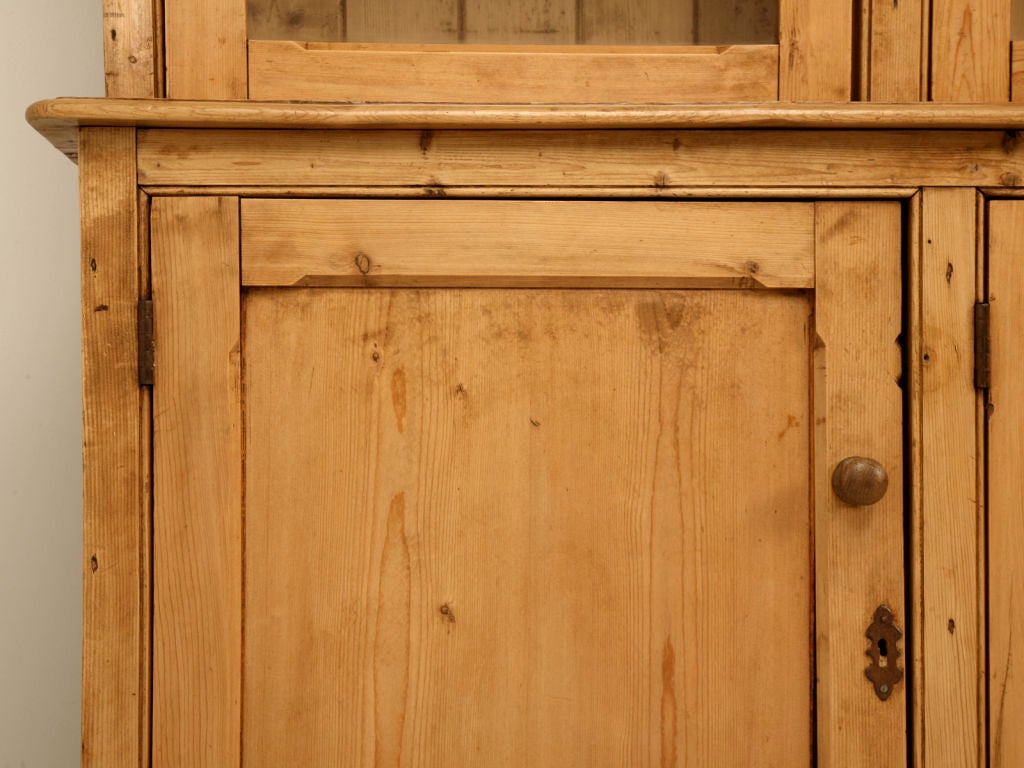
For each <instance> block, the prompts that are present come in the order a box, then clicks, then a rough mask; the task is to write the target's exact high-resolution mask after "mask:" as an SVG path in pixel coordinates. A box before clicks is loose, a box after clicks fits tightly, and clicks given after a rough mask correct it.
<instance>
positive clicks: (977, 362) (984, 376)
mask: <svg viewBox="0 0 1024 768" xmlns="http://www.w3.org/2000/svg"><path fill="white" fill-rule="evenodd" d="M991 327H992V320H991V310H990V308H989V304H988V302H987V301H979V302H978V303H977V304H975V305H974V386H975V387H977V388H978V389H988V388H989V387H990V386H992V330H991Z"/></svg>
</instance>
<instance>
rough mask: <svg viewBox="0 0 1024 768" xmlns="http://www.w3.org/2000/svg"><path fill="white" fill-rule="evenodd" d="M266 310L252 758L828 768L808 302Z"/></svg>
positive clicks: (260, 309) (360, 292)
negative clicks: (815, 753) (817, 744)
mask: <svg viewBox="0 0 1024 768" xmlns="http://www.w3.org/2000/svg"><path fill="white" fill-rule="evenodd" d="M245 303H246V306H245V332H244V338H245V360H246V364H245V371H246V382H245V392H246V414H247V422H246V466H247V469H246V479H247V480H246V482H247V491H246V518H245V519H246V558H245V562H246V564H247V567H246V601H245V612H246V621H245V625H246V641H245V643H246V653H245V660H246V679H245V707H244V711H245V731H244V732H245V739H244V748H245V759H244V763H245V765H246V766H252V767H253V768H258V767H259V766H280V765H303V766H310V767H311V768H312V767H314V766H337V765H339V764H341V763H343V762H344V763H345V764H347V765H353V766H357V765H358V766H372V765H398V764H405V763H406V762H409V761H413V760H415V761H416V763H417V764H418V765H423V766H450V765H474V766H481V768H483V767H484V766H509V765H535V766H594V765H611V764H615V765H630V766H648V765H666V766H667V765H688V766H706V765H715V766H743V767H744V768H747V767H748V766H768V765H807V764H809V761H810V750H811V738H810V737H811V734H810V728H811V716H810V715H811V712H810V695H811V679H810V672H811V669H810V655H809V653H808V650H809V642H810V635H811V626H812V625H811V615H810V610H811V602H810V590H811V580H810V570H809V569H810V548H809V533H810V530H809V525H810V515H809V513H810V510H809V508H808V499H809V497H810V487H809V476H808V471H807V467H808V449H809V429H810V420H809V419H810V404H809V400H808V392H809V382H808V377H809V366H808V349H809V339H808V336H807V334H808V332H809V327H808V323H809V303H808V297H807V295H806V294H784V293H775V292H732V291H712V292H655V291H642V292H634V291H604V290H593V291H591V290H583V291H581V290H575V291H557V290H528V291H493V290H486V289H472V290H430V291H414V290H380V289H251V290H250V291H248V292H247V294H246V299H245ZM766 318H771V321H770V322H766V321H765V320H766ZM738 391H742V393H743V396H742V397H736V393H737V392H738ZM268 566H269V567H268ZM861 633H862V629H861V628H860V627H859V626H858V628H857V635H860V634H861ZM853 642H854V643H856V644H857V646H858V648H857V654H856V658H855V659H854V660H853V663H854V664H855V665H856V667H857V669H856V670H855V672H854V673H853V674H855V675H859V676H860V677H861V678H862V679H861V680H860V685H861V686H863V687H864V688H865V689H868V690H869V686H868V685H867V683H866V681H865V680H863V673H862V671H861V669H860V667H861V662H862V659H863V649H862V647H861V645H862V643H861V642H860V639H859V638H858V637H854V639H853ZM343 756H344V759H343ZM875 764H878V763H875Z"/></svg>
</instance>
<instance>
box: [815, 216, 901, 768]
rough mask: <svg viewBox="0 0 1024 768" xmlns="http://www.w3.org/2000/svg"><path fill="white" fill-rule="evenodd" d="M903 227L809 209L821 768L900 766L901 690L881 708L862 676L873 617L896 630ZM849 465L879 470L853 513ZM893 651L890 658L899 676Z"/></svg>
mask: <svg viewBox="0 0 1024 768" xmlns="http://www.w3.org/2000/svg"><path fill="white" fill-rule="evenodd" d="M900 219H901V212H900V206H899V204H898V203H876V202H864V203H852V202H850V203H847V202H836V203H819V204H818V205H817V233H818V235H817V237H818V249H817V255H816V311H817V315H816V326H817V334H818V341H817V343H816V350H815V374H816V382H815V412H816V419H815V420H816V424H817V425H818V434H817V439H816V442H815V469H814V474H815V486H816V488H815V500H816V501H815V509H816V512H815V549H816V568H815V571H816V574H817V584H816V595H817V599H816V616H817V638H818V697H817V702H818V704H817V706H818V760H819V764H820V765H827V766H843V768H856V767H858V766H863V768H869V767H874V766H879V765H886V766H897V765H904V764H905V761H906V685H905V681H904V682H901V683H899V684H898V685H897V686H896V688H895V690H894V691H893V693H892V694H891V695H890V697H889V699H888V700H887V701H885V702H882V701H880V700H879V699H878V698H877V696H876V695H875V691H874V688H873V687H872V685H871V683H870V682H869V681H868V680H867V679H866V677H865V675H864V670H865V669H866V667H867V666H868V659H867V657H866V655H865V651H866V650H867V648H868V646H869V641H868V640H867V639H866V638H865V631H866V630H867V628H868V626H869V625H870V624H871V622H872V619H873V616H874V613H875V610H876V608H878V606H880V605H886V606H888V607H889V608H890V609H891V610H892V611H893V613H894V614H895V616H896V624H897V626H901V627H902V626H904V625H905V613H904V610H903V603H904V597H903V594H904V581H903V547H902V541H903V515H902V510H903V482H902V473H903V457H902V430H901V429H900V424H901V423H902V396H901V392H900V388H899V386H898V379H899V376H900V354H899V347H898V345H897V337H898V335H899V333H900V328H901V311H900V307H901V296H900V293H901V280H900V273H901V265H900V255H901V248H900V245H901V243H900V229H901V225H900ZM847 456H866V457H869V458H873V459H875V460H876V461H878V462H880V463H881V464H882V466H883V467H885V468H886V471H887V473H888V476H889V488H888V492H887V494H886V495H885V497H884V498H883V499H882V500H881V501H880V502H878V503H877V504H875V505H873V506H870V507H864V508H853V507H849V506H846V505H845V504H843V503H842V502H841V501H840V500H839V499H838V498H837V496H836V495H835V493H834V492H833V490H832V487H831V476H832V471H833V469H834V468H835V466H836V465H837V464H838V463H839V461H841V460H842V459H843V458H845V457H847ZM900 646H901V649H900V651H901V655H900V657H899V658H895V657H894V658H893V659H892V660H893V662H894V663H897V664H899V665H900V666H901V667H903V666H904V662H903V657H904V655H905V653H906V651H905V650H904V643H903V642H902V641H901V643H900ZM890 655H891V654H890Z"/></svg>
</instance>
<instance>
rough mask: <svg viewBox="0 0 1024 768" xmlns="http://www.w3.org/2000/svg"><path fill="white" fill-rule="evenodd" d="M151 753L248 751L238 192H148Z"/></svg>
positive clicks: (177, 760) (231, 754) (213, 758)
mask: <svg viewBox="0 0 1024 768" xmlns="http://www.w3.org/2000/svg"><path fill="white" fill-rule="evenodd" d="M152 264H153V302H154V327H155V334H156V338H157V343H156V370H157V373H156V381H155V385H154V388H153V413H154V421H153V455H154V462H153V464H154V476H155V478H156V482H155V488H154V510H153V547H154V551H155V552H156V553H157V557H156V558H155V560H154V575H153V605H154V625H153V646H154V653H153V766H154V768H178V766H184V765H188V766H196V767H197V768H200V767H203V768H205V767H207V766H209V768H231V766H238V764H239V741H240V738H241V736H240V730H239V729H240V727H241V713H240V706H241V680H240V675H241V665H242V657H241V653H242V643H241V620H242V585H241V569H242V560H241V558H242V551H241V547H242V544H241V533H242V531H241V517H242V487H241V482H242V480H241V473H242V454H241V450H242V434H241V403H240V378H239V377H240V373H239V363H240V360H239V349H240V346H239V345H240V337H239V334H240V309H239V276H238V199H237V198H185V197H178V198H155V199H154V200H153V204H152Z"/></svg>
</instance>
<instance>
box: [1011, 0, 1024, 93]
mask: <svg viewBox="0 0 1024 768" xmlns="http://www.w3.org/2000/svg"><path fill="white" fill-rule="evenodd" d="M1018 5H1019V6H1020V7H1021V9H1022V13H1024V3H1020V4H1018ZM1015 7H1016V6H1015ZM1010 100H1011V101H1024V42H1022V41H1019V40H1017V41H1014V42H1012V43H1010Z"/></svg>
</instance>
